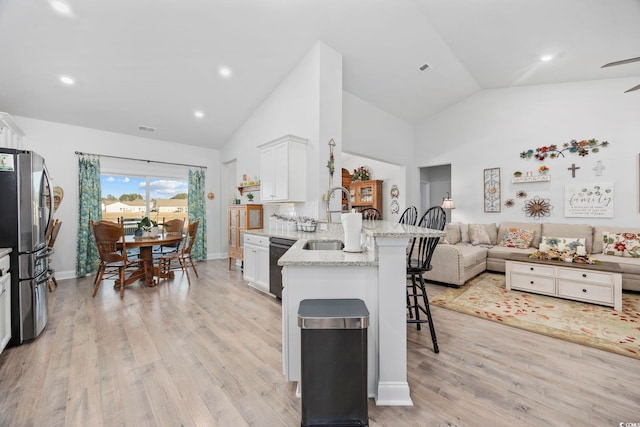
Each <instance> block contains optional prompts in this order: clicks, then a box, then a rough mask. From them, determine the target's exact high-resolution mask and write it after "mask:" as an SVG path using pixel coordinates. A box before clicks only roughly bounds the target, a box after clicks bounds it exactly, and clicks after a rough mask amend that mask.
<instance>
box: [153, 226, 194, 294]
mask: <svg viewBox="0 0 640 427" xmlns="http://www.w3.org/2000/svg"><path fill="white" fill-rule="evenodd" d="M198 224H199V220H196V221H194V222H192V223H190V224H189V226H188V227H187V235H186V236H185V238H184V239H183V240H182V241H181V244H180V249H179V250H178V251H177V252H172V253H168V254H165V255H162V256H161V257H160V258H158V281H159V279H161V278H167V277H171V271H172V266H171V263H172V262H173V261H177V262H178V265H179V266H180V269H182V272H183V273H184V274H185V275H186V276H187V282H188V283H189V285H191V277H190V276H189V264H191V268H193V272H194V273H195V274H196V277H198V278H199V277H200V276H198V270H197V269H196V265H195V263H194V262H193V258H192V257H191V250H192V249H193V244H194V243H195V241H196V232H197V231H198Z"/></svg>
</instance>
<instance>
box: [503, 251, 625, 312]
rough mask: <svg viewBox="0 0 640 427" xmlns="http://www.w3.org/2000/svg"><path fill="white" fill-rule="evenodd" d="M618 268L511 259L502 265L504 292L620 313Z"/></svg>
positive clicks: (617, 266) (619, 269) (620, 277)
mask: <svg viewBox="0 0 640 427" xmlns="http://www.w3.org/2000/svg"><path fill="white" fill-rule="evenodd" d="M621 271H622V270H621V268H620V266H619V265H618V264H615V263H611V262H603V263H602V264H577V263H570V262H564V261H550V260H539V259H536V258H529V257H527V256H525V255H522V256H519V255H517V256H516V255H514V256H513V257H512V258H510V259H507V260H506V263H505V276H506V289H507V290H511V289H518V290H522V291H528V292H532V293H536V294H543V295H549V296H553V297H558V298H565V299H571V300H575V301H582V302H588V303H592V304H600V305H606V306H610V307H613V309H614V310H616V311H620V310H622V273H621Z"/></svg>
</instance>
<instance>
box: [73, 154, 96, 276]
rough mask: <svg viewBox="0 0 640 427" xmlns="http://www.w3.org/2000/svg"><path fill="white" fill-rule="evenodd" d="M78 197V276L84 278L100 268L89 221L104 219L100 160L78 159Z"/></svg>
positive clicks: (86, 157)
mask: <svg viewBox="0 0 640 427" xmlns="http://www.w3.org/2000/svg"><path fill="white" fill-rule="evenodd" d="M78 197H79V202H78V247H77V253H76V276H78V277H83V276H86V275H87V274H89V273H91V272H93V271H96V269H97V268H98V261H99V258H98V249H97V247H96V243H95V239H94V237H93V233H92V232H91V226H90V225H89V219H93V220H94V221H99V220H101V219H102V209H101V208H100V198H101V189H100V159H98V158H96V157H91V156H81V157H80V158H79V159H78Z"/></svg>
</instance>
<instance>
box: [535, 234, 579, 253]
mask: <svg viewBox="0 0 640 427" xmlns="http://www.w3.org/2000/svg"><path fill="white" fill-rule="evenodd" d="M585 243H586V239H585V238H584V237H581V238H577V237H548V236H542V240H540V250H542V251H543V252H546V251H545V250H543V249H546V250H549V249H554V250H556V251H560V252H562V251H563V250H569V251H576V250H577V249H576V248H577V247H578V246H582V247H583V248H584V247H585ZM543 245H546V247H545V246H543Z"/></svg>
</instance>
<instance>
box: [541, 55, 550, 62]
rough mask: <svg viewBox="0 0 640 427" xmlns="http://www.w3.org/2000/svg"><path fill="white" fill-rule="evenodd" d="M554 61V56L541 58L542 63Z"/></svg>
mask: <svg viewBox="0 0 640 427" xmlns="http://www.w3.org/2000/svg"><path fill="white" fill-rule="evenodd" d="M552 59H553V55H543V56H541V57H540V61H543V62H547V61H551V60H552Z"/></svg>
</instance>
